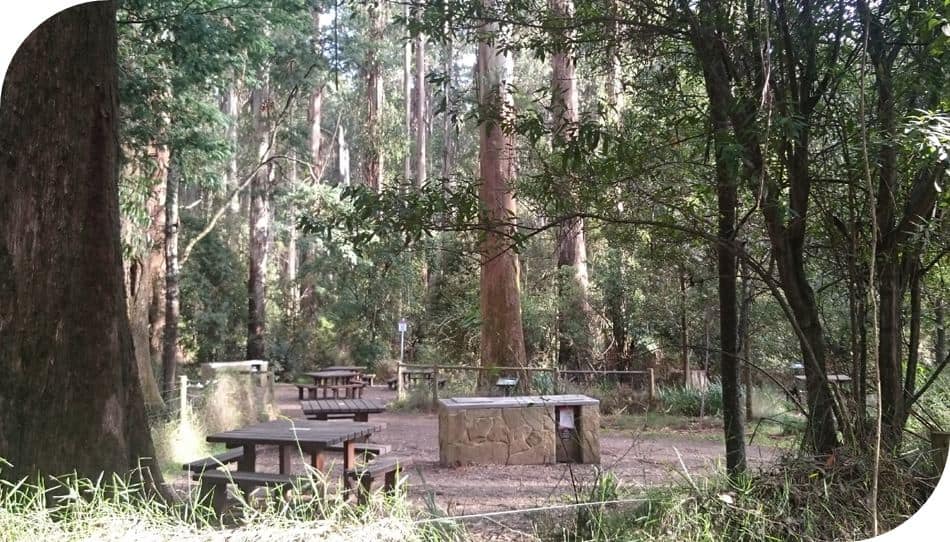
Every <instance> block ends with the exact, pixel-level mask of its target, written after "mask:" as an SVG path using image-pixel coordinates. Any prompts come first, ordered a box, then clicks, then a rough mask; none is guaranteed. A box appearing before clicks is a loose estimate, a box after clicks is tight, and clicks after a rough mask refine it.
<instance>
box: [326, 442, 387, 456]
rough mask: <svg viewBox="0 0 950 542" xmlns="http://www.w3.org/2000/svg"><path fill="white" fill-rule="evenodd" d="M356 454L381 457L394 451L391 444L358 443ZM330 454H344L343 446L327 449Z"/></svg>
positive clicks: (336, 445)
mask: <svg viewBox="0 0 950 542" xmlns="http://www.w3.org/2000/svg"><path fill="white" fill-rule="evenodd" d="M354 448H355V449H356V453H357V454H358V455H364V456H374V457H375V456H380V455H386V454H388V453H389V452H391V451H392V449H393V447H392V446H390V445H389V444H376V443H374V442H357V443H356V444H355V445H354ZM327 451H328V452H340V453H342V452H343V445H342V444H334V445H333V446H328V447H327Z"/></svg>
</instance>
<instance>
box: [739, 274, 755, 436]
mask: <svg viewBox="0 0 950 542" xmlns="http://www.w3.org/2000/svg"><path fill="white" fill-rule="evenodd" d="M741 268H742V281H741V283H740V284H741V296H742V297H741V299H740V305H739V352H740V353H741V357H740V359H741V360H742V369H743V375H742V380H743V381H744V382H745V415H746V419H748V420H751V419H752V305H753V303H754V301H755V292H753V290H752V276H751V275H750V274H749V269H748V266H747V265H746V263H745V261H744V260H743V262H742V265H741Z"/></svg>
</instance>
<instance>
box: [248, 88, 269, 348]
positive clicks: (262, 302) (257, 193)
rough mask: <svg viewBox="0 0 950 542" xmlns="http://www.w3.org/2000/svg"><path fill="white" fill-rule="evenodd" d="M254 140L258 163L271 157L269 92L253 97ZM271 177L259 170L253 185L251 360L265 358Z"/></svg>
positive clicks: (266, 169)
mask: <svg viewBox="0 0 950 542" xmlns="http://www.w3.org/2000/svg"><path fill="white" fill-rule="evenodd" d="M251 107H252V109H253V114H254V137H255V138H256V140H257V143H258V159H259V160H260V161H262V162H263V161H265V160H267V159H268V154H269V153H270V137H269V128H270V127H269V125H268V120H267V119H268V100H267V91H266V90H265V89H254V91H253V92H252V93H251ZM270 174H271V166H270V165H267V166H265V167H262V168H261V169H260V170H258V172H257V174H256V175H255V176H254V179H253V180H252V181H251V205H250V209H249V212H248V228H249V230H250V231H249V233H248V245H249V249H248V266H247V268H248V278H247V354H246V355H247V359H266V358H265V352H264V350H265V340H264V332H265V319H266V316H267V252H268V248H269V246H270Z"/></svg>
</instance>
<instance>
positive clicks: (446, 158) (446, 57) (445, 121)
mask: <svg viewBox="0 0 950 542" xmlns="http://www.w3.org/2000/svg"><path fill="white" fill-rule="evenodd" d="M446 35H449V33H448V29H446ZM442 54H443V60H442V61H443V65H442V69H443V70H444V71H445V74H444V75H443V80H442V97H443V99H444V100H445V110H444V111H443V112H442V178H443V182H446V181H447V180H448V178H449V177H450V176H451V175H452V172H453V171H454V170H455V137H454V131H453V130H452V114H451V107H452V75H453V74H452V72H453V71H454V70H453V68H454V62H453V59H454V58H455V52H454V44H453V43H452V39H451V38H448V39H446V40H445V45H444V49H443V51H442Z"/></svg>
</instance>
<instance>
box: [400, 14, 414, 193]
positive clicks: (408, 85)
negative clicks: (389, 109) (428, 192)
mask: <svg viewBox="0 0 950 542" xmlns="http://www.w3.org/2000/svg"><path fill="white" fill-rule="evenodd" d="M403 17H404V18H405V19H406V20H407V21H408V20H409V2H406V3H405V4H404V5H403ZM402 92H403V94H402V95H403V98H404V100H403V124H404V127H405V129H406V141H410V140H411V139H412V110H413V107H412V100H413V94H412V40H410V39H409V38H408V36H407V38H406V43H405V45H403V49H402ZM403 176H404V177H405V178H406V182H409V179H411V178H412V147H411V146H410V148H409V149H408V150H407V151H406V159H405V160H404V161H403Z"/></svg>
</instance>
